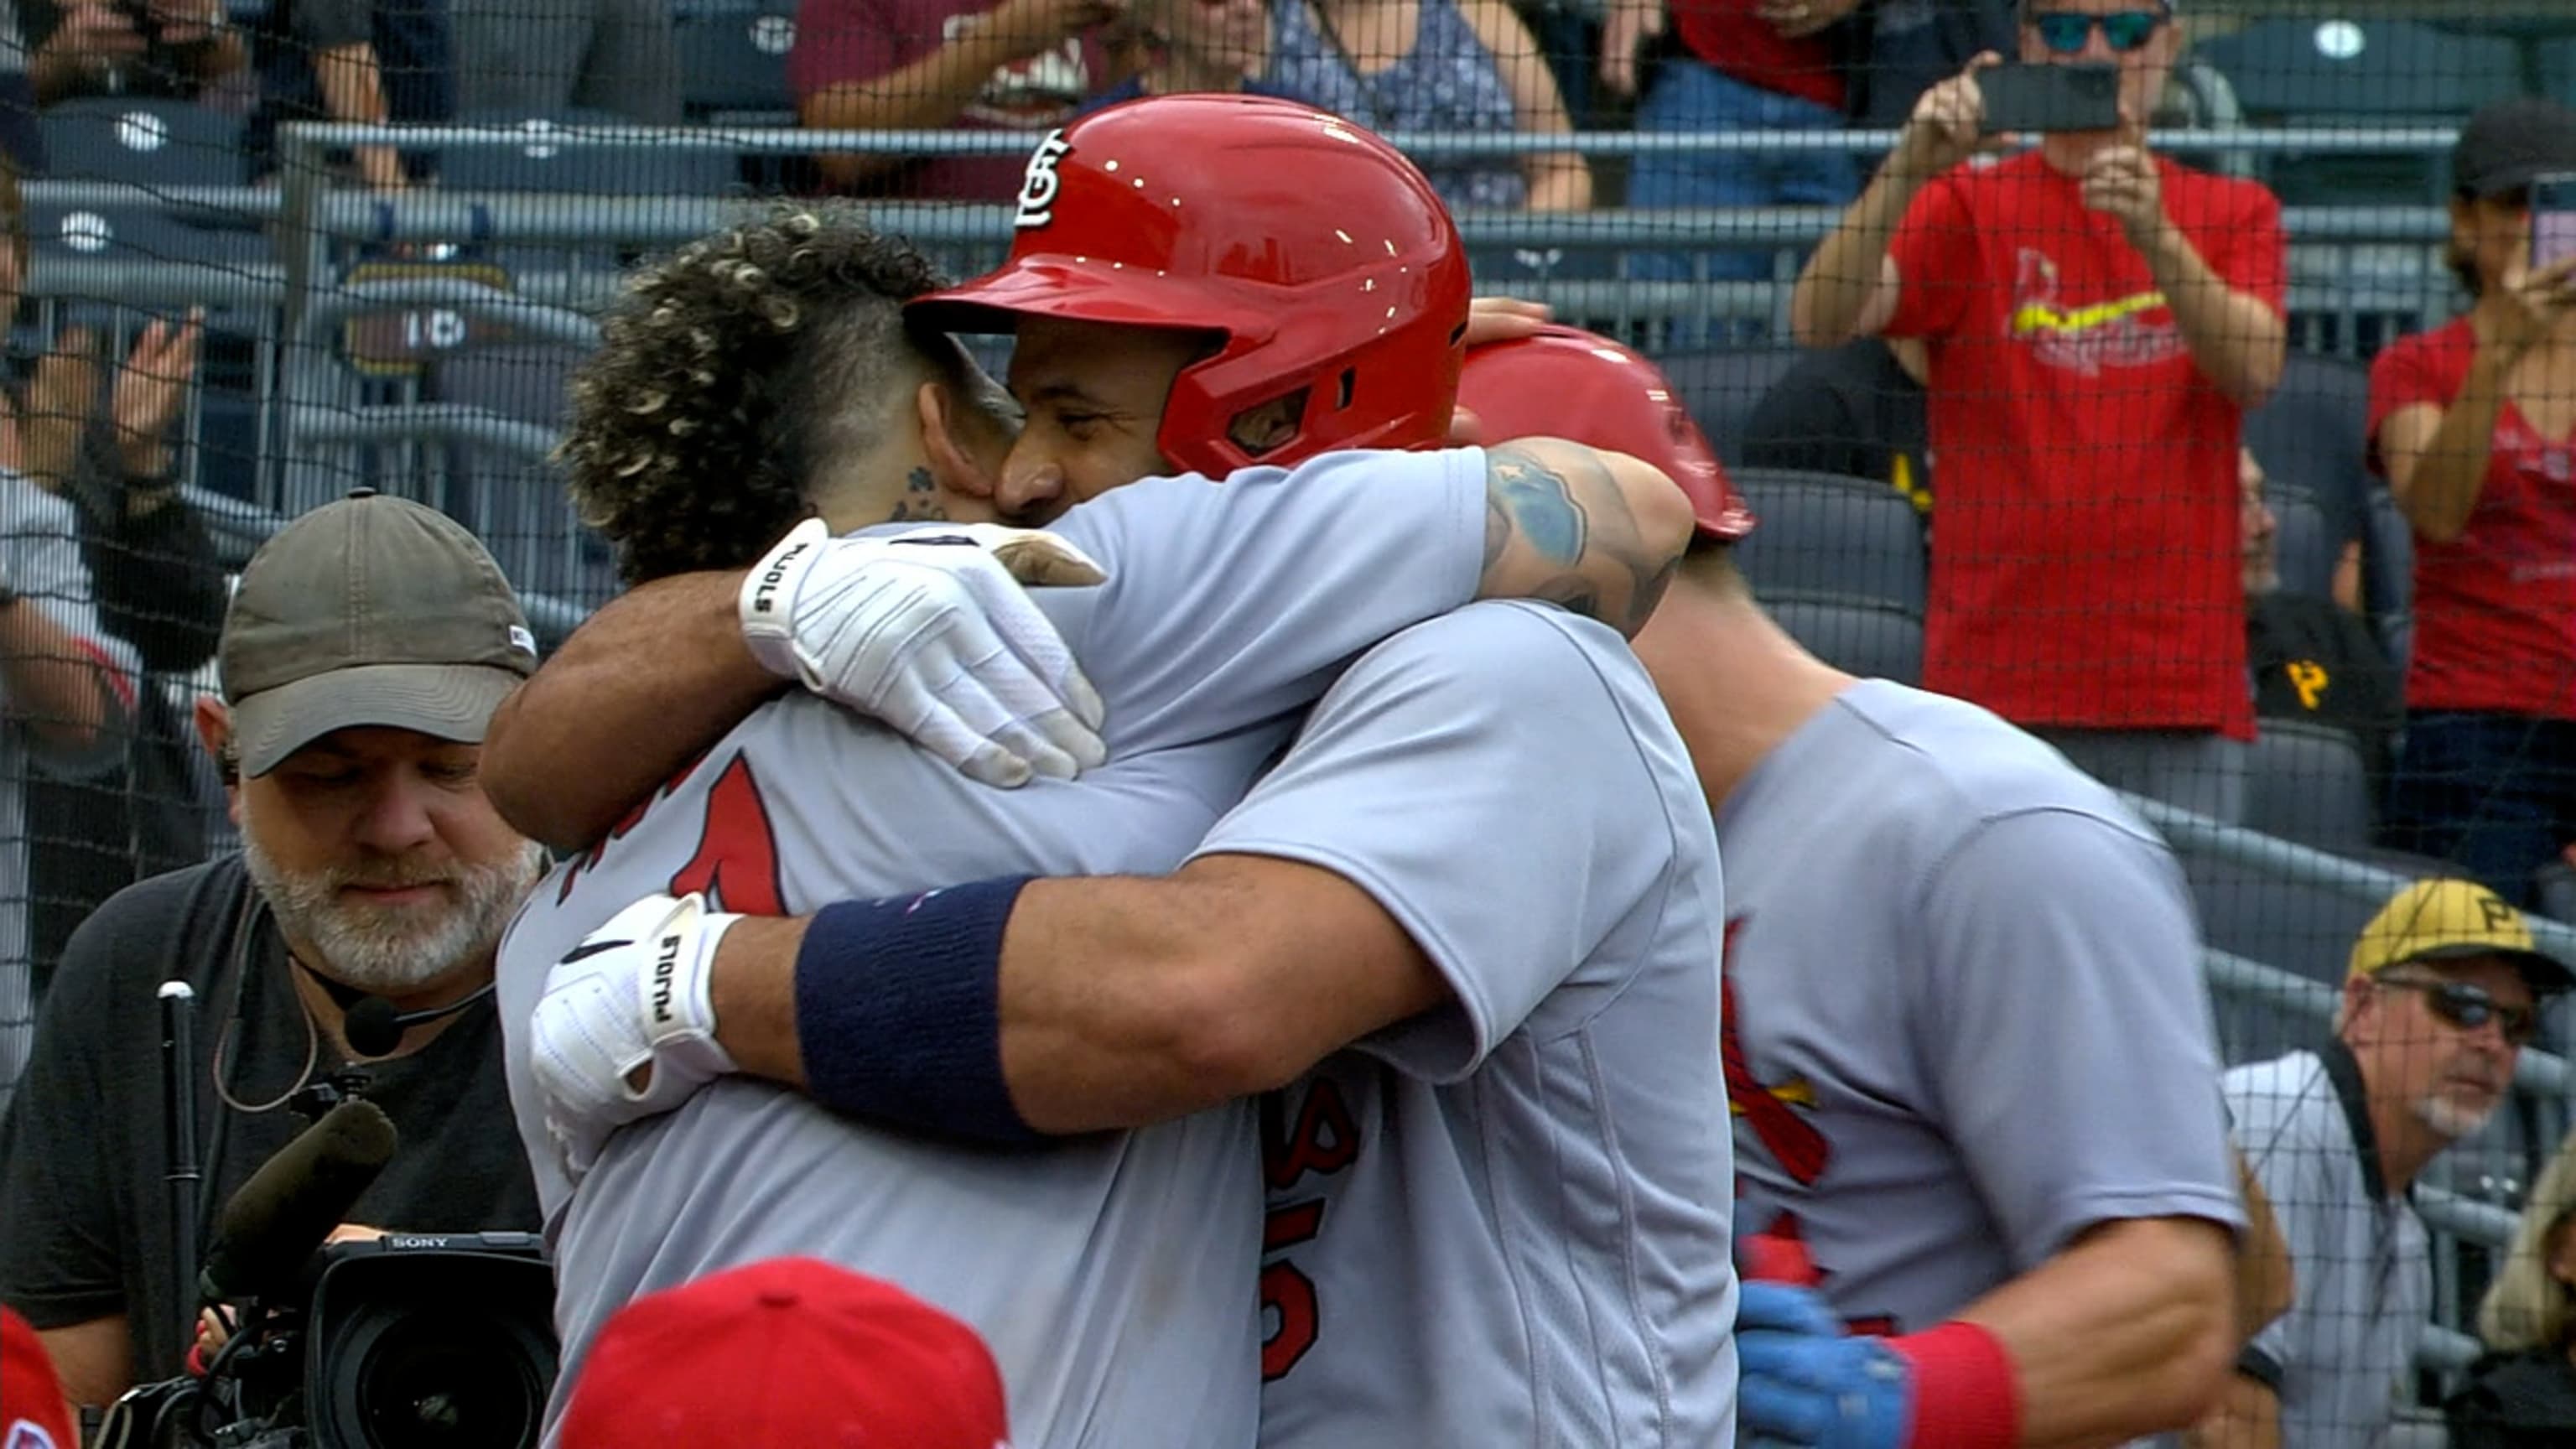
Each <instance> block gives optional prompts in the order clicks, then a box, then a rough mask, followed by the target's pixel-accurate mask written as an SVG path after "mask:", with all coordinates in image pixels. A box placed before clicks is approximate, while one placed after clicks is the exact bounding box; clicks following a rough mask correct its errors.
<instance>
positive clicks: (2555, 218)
mask: <svg viewBox="0 0 2576 1449" xmlns="http://www.w3.org/2000/svg"><path fill="white" fill-rule="evenodd" d="M2569 257H2576V172H2570V171H2560V172H2553V173H2551V174H2549V175H2546V176H2535V177H2533V178H2532V180H2531V270H2533V271H2535V272H2539V271H2546V270H2547V269H2549V268H2551V267H2554V266H2556V265H2558V264H2559V263H2560V262H2563V261H2565V260H2567V259H2568V258H2569Z"/></svg>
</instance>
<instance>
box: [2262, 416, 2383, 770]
mask: <svg viewBox="0 0 2576 1449" xmlns="http://www.w3.org/2000/svg"><path fill="white" fill-rule="evenodd" d="M2237 456H2238V460H2239V461H2238V464H2237V476H2238V480H2239V484H2240V486H2241V488H2242V489H2243V502H2242V504H2241V505H2240V514H2239V517H2240V524H2239V526H2240V528H2241V530H2242V534H2243V537H2244V540H2245V661H2246V664H2247V665H2248V667H2250V668H2251V669H2252V670H2253V671H2254V713H2255V714H2256V716H2258V717H2259V718H2262V719H2267V720H2268V719H2288V720H2304V721H2307V722H2309V723H2312V724H2321V725H2332V726H2334V727H2335V728H2337V729H2340V730H2342V731H2344V732H2345V733H2347V734H2349V735H2351V736H2352V739H2353V743H2354V744H2355V745H2357V746H2359V747H2360V749H2361V757H2362V761H2363V763H2364V764H2365V765H2367V766H2368V767H2369V769H2370V778H2371V779H2373V780H2374V781H2379V780H2385V779H2387V778H2388V774H2387V772H2388V754H2389V747H2390V743H2391V741H2392V740H2393V739H2394V738H2395V737H2396V733H2397V728H2398V726H2399V725H2401V724H2403V723H2404V722H2405V713H2406V711H2405V705H2404V702H2403V698H2402V695H2401V693H2400V690H2399V684H2398V677H2397V669H2396V666H2394V665H2392V664H2390V663H2389V662H2388V653H2387V651H2386V650H2384V649H2382V648H2380V647H2379V638H2378V636H2377V635H2375V634H2373V633H2371V631H2370V624H2369V621H2367V620H2365V619H2363V618H2362V617H2361V614H2360V612H2359V611H2358V610H2356V609H2355V608H2353V607H2352V606H2351V605H2350V604H2347V603H2345V602H2343V601H2341V600H2338V599H2333V598H2326V597H2320V596H2318V595H2315V594H2303V593H2297V592H2293V591H2290V590H2286V589H2283V588H2282V587H2281V569H2280V549H2279V547H2278V542H2279V540H2278V538H2277V536H2276V528H2277V521H2276V520H2275V519H2274V517H2273V515H2272V506H2271V504H2270V503H2269V502H2267V501H2265V499H2264V496H2263V484H2264V477H2263V464H2262V463H2261V461H2260V460H2258V459H2257V458H2255V456H2254V450H2253V449H2251V448H2241V449H2239V450H2238V454H2237ZM2356 592H2357V590H2356Z"/></svg>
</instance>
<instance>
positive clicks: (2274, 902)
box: [2181, 850, 2451, 986]
mask: <svg viewBox="0 0 2576 1449" xmlns="http://www.w3.org/2000/svg"><path fill="white" fill-rule="evenodd" d="M2339 853H2340V854H2343V855H2346V856H2349V857H2351V858H2353V859H2356V860H2361V861H2366V862H2368V863H2369V864H2372V865H2376V866H2378V867H2380V868H2381V869H2383V870H2391V871H2395V872H2396V873H2398V874H2399V875H2403V876H2408V877H2411V878H2414V879H2417V880H2421V879H2425V878H2427V877H2431V876H2438V875H2446V874H2449V873H2451V872H2450V867H2448V866H2446V865H2444V864H2443V863H2442V862H2440V861H2436V860H2427V859H2424V858H2423V857H2421V856H2410V855H2404V854H2401V853H2399V852H2395V851H2385V850H2369V851H2343V852H2339ZM2181 856H2182V867H2183V878H2184V879H2185V880H2186V881H2188V882H2189V883H2190V885H2191V893H2192V899H2193V900H2194V901H2196V902H2197V903H2198V904H2199V906H2200V923H2201V934H2202V936H2203V937H2204V938H2205V939H2206V940H2207V941H2208V943H2209V944H2210V945H2211V946H2214V947H2216V948H2217V949H2219V950H2221V951H2226V952H2229V953H2231V954H2234V955H2238V956H2242V957H2244V958H2246V959H2247V960H2249V961H2260V962H2263V963H2264V964H2265V965H2269V966H2277V967H2279V968H2281V969H2282V970H2284V971H2288V972H2290V973H2292V974H2294V975H2298V976H2304V977H2306V978H2307V979H2308V980H2311V981H2320V982H2323V983H2325V984H2326V985H2328V986H2334V985H2339V984H2340V983H2341V982H2342V981H2343V978H2344V972H2345V970H2346V969H2347V968H2349V967H2350V965H2351V964H2352V943H2353V938H2354V937H2356V936H2358V935H2360V934H2361V928H2362V927H2363V926H2365V925H2367V924H2369V922H2370V918H2371V917H2372V916H2374V915H2376V914H2378V912H2379V908H2380V906H2381V905H2383V904H2385V902H2384V901H2380V900H2373V899H2371V898H2369V897H2367V896H2364V895H2360V894H2355V893H2353V892H2349V891H2345V890H2341V889H2338V888H2336V887H2334V886H2330V885H2324V884H2319V883H2316V882H2311V881H2304V880H2300V879H2296V878H2294V877H2291V876H2288V875H2285V874H2283V873H2281V872H2279V871H2273V870H2257V869H2255V868H2253V867H2251V866H2246V865H2240V864H2237V863H2235V862H2232V861H2226V860H2220V859H2217V858H2215V857H2212V856H2208V855H2204V854H2201V853H2199V852H2197V851H2184V852H2181Z"/></svg>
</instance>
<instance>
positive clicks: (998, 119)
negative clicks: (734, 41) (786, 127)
mask: <svg viewBox="0 0 2576 1449" xmlns="http://www.w3.org/2000/svg"><path fill="white" fill-rule="evenodd" d="M1127 8H1128V7H1127V0H1001V3H1000V4H997V5H991V6H982V5H980V3H979V0H798V4H797V11H796V48H795V49H794V50H792V51H789V52H788V55H787V85H788V89H790V90H792V91H794V92H795V93H796V108H797V114H798V116H799V117H800V118H801V119H802V121H803V123H804V125H805V127H806V129H808V130H813V131H910V130H942V129H957V130H966V131H991V130H1016V131H1043V130H1045V129H1047V128H1048V127H1051V126H1060V125H1062V124H1064V122H1065V121H1066V120H1067V119H1069V118H1071V116H1072V115H1073V113H1074V108H1075V107H1076V106H1078V105H1080V104H1081V102H1082V100H1083V98H1084V97H1086V96H1088V95H1090V94H1091V93H1092V92H1093V91H1094V90H1097V89H1099V88H1101V87H1102V86H1103V84H1104V83H1105V82H1106V80H1107V73H1108V53H1107V50H1106V47H1105V43H1104V39H1103V34H1102V32H1103V28H1104V27H1106V26H1108V25H1110V24H1111V23H1112V22H1114V21H1117V20H1119V19H1121V18H1122V17H1123V16H1125V14H1126V13H1127ZM1027 164H1028V157H1027V156H1025V155H1023V154H1021V153H1020V152H1018V151H1013V152H1011V153H1010V154H1007V155H980V156H966V155H945V156H921V157H911V158H903V157H895V156H888V155H885V154H883V153H871V154H865V155H852V154H839V155H826V156H822V157H819V158H817V165H819V166H820V168H821V170H822V173H823V177H824V180H825V181H827V182H828V183H830V184H831V185H832V186H833V187H835V188H836V189H839V190H844V191H863V192H867V193H871V194H877V195H888V196H917V197H927V198H936V199H942V200H953V201H1008V200H1009V199H1010V198H1011V197H1013V196H1015V195H1017V194H1018V193H1019V189H1020V180H1021V172H1022V170H1023V169H1024V168H1025V167H1026V166H1027Z"/></svg>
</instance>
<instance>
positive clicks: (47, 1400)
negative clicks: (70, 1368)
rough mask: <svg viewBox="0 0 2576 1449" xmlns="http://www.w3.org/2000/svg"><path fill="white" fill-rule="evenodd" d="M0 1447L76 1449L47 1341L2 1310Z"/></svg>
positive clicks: (68, 1410)
mask: <svg viewBox="0 0 2576 1449" xmlns="http://www.w3.org/2000/svg"><path fill="white" fill-rule="evenodd" d="M0 1449H80V1436H79V1435H78V1434H76V1433H74V1432H73V1430H72V1418H71V1405H70V1404H69V1403H68V1402H66V1401H65V1400H64V1398H63V1386H62V1381H61V1380H59V1379H57V1378H55V1377H54V1361H53V1359H52V1358H50V1357H48V1356H47V1355H46V1353H45V1342H44V1340H43V1339H40V1338H38V1337H36V1330H34V1329H33V1328H30V1327H28V1326H27V1320H25V1319H23V1318H20V1317H19V1316H18V1315H17V1314H15V1313H13V1312H11V1311H10V1310H8V1309H6V1308H0Z"/></svg>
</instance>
